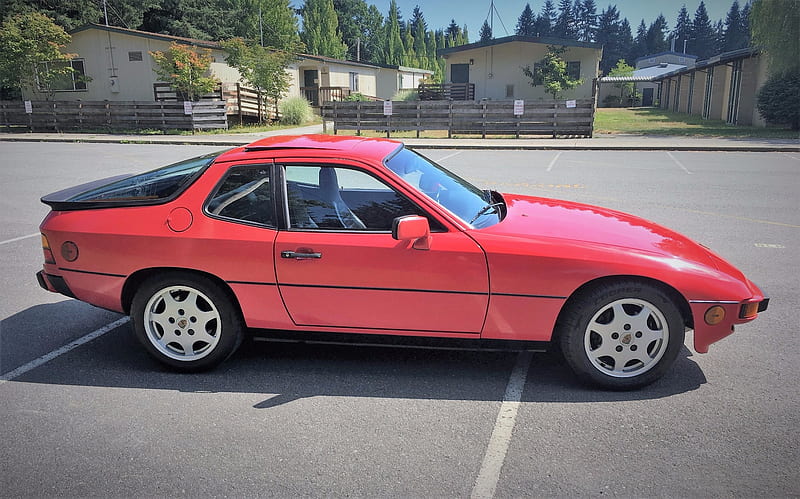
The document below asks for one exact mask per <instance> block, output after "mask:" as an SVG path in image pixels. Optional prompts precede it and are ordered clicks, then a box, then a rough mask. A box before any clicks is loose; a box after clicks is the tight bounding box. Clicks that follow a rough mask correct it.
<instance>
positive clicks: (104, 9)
mask: <svg viewBox="0 0 800 499" xmlns="http://www.w3.org/2000/svg"><path fill="white" fill-rule="evenodd" d="M103 16H104V17H105V19H106V26H108V7H107V6H106V0H103Z"/></svg>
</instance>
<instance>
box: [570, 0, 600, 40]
mask: <svg viewBox="0 0 800 499" xmlns="http://www.w3.org/2000/svg"><path fill="white" fill-rule="evenodd" d="M575 7H576V9H575V11H576V12H575V30H576V34H577V37H578V40H580V41H582V42H592V41H594V39H595V35H596V33H597V5H596V4H595V2H594V0H582V1H581V0H575Z"/></svg>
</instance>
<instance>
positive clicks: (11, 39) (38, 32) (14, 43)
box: [0, 12, 75, 96]
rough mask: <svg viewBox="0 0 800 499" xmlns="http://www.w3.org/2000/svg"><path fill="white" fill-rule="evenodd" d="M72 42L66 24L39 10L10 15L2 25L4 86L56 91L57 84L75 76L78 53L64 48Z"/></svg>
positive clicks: (0, 76) (0, 44) (0, 43)
mask: <svg viewBox="0 0 800 499" xmlns="http://www.w3.org/2000/svg"><path fill="white" fill-rule="evenodd" d="M69 42H70V36H69V35H68V34H67V33H66V32H65V31H64V28H62V27H61V26H58V25H57V24H55V22H53V20H52V19H50V18H49V17H47V16H45V15H44V14H40V13H38V12H28V13H24V14H15V15H13V16H10V17H7V18H6V19H5V21H4V22H3V25H2V29H0V86H2V87H8V88H13V89H18V90H19V91H20V92H22V91H23V90H35V89H38V90H40V91H43V92H46V93H47V94H48V96H52V94H53V85H54V84H56V83H58V82H60V81H63V79H64V78H65V77H72V74H73V69H72V67H71V66H70V65H69V64H68V63H69V61H70V60H71V59H72V58H74V57H75V54H66V53H63V52H62V51H61V50H62V49H63V48H64V46H65V45H66V44H67V43H69Z"/></svg>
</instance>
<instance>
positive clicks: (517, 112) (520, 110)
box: [514, 99, 525, 116]
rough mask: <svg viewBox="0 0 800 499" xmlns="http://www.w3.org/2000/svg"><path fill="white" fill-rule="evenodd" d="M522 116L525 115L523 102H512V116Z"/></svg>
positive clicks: (520, 100)
mask: <svg viewBox="0 0 800 499" xmlns="http://www.w3.org/2000/svg"><path fill="white" fill-rule="evenodd" d="M523 114H525V101H524V100H522V99H516V100H515V101H514V116H522V115H523Z"/></svg>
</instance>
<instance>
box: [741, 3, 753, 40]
mask: <svg viewBox="0 0 800 499" xmlns="http://www.w3.org/2000/svg"><path fill="white" fill-rule="evenodd" d="M751 12H752V9H751V7H750V2H749V1H748V2H747V3H745V4H744V7H742V11H741V21H742V28H741V29H742V33H744V37H745V40H746V44H745V47H749V46H750V42H751V40H750V13H751Z"/></svg>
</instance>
